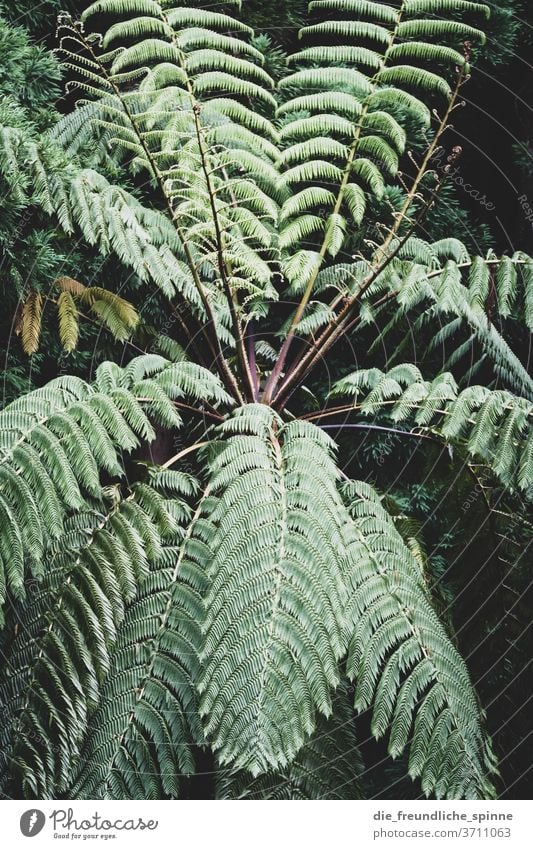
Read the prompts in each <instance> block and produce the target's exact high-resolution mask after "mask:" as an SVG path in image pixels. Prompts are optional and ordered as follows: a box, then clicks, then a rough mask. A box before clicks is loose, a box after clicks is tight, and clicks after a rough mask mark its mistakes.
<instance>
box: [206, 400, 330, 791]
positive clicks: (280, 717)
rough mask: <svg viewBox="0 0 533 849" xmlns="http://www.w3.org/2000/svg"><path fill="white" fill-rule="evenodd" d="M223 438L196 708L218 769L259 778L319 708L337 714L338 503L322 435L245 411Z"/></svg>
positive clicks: (305, 733) (252, 408) (255, 408)
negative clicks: (332, 691) (227, 766)
mask: <svg viewBox="0 0 533 849" xmlns="http://www.w3.org/2000/svg"><path fill="white" fill-rule="evenodd" d="M220 439H221V445H220V449H221V450H220V452H219V453H218V456H217V457H216V459H215V460H214V461H213V462H212V464H211V466H212V478H211V484H210V485H211V487H212V491H213V492H214V493H215V494H217V495H218V500H217V503H216V505H215V506H214V508H213V511H212V512H211V514H210V520H211V522H212V523H213V525H214V526H215V532H214V535H213V538H212V539H211V540H210V547H211V549H212V551H213V558H212V560H211V562H210V565H209V569H208V577H209V582H210V584H209V589H208V593H207V597H206V620H205V626H204V627H205V642H204V647H203V651H202V663H203V671H202V678H201V682H200V692H201V703H200V712H201V714H202V716H204V717H205V720H206V733H207V734H208V735H209V737H210V739H211V740H212V745H213V747H214V749H215V750H216V751H217V752H218V754H219V757H220V761H221V763H223V764H224V763H232V764H234V765H235V767H236V768H238V769H247V770H249V771H250V772H251V773H252V774H253V775H258V774H260V773H262V772H267V771H269V770H272V769H274V770H275V769H277V768H278V767H280V766H281V767H283V766H285V765H286V764H288V763H289V762H290V761H291V760H292V759H293V758H294V756H295V755H296V753H297V752H298V750H299V749H300V748H301V746H302V745H303V744H304V743H305V741H306V740H307V739H308V737H309V736H310V734H311V733H312V731H313V729H314V728H315V725H316V714H317V712H318V713H322V714H324V715H326V716H328V715H329V714H330V713H331V695H330V688H331V687H334V686H336V684H337V683H338V674H337V663H336V662H337V659H338V658H339V657H340V656H341V654H342V652H343V623H342V615H341V610H342V604H343V597H344V587H343V583H342V578H341V573H340V571H339V561H338V553H337V552H338V542H339V540H338V536H337V534H338V529H339V527H340V524H339V523H340V515H341V513H340V512H339V511H340V508H341V506H342V505H341V504H340V502H339V500H338V496H337V492H336V477H337V472H336V470H335V467H334V464H333V461H332V459H331V456H330V451H331V446H330V443H329V441H328V439H327V437H325V436H324V435H323V434H322V433H321V432H320V431H318V429H315V428H311V429H310V428H308V427H307V426H306V425H304V424H302V423H299V422H294V423H291V424H288V425H285V426H282V425H281V422H280V421H279V420H278V418H277V416H276V415H275V414H274V413H273V411H272V410H269V409H268V408H267V407H265V406H263V405H249V406H247V407H243V408H241V409H240V410H238V411H237V413H236V414H235V415H234V416H233V417H232V418H230V419H229V420H228V421H227V422H226V423H225V424H224V425H222V426H221V428H220ZM317 494H318V495H319V497H318V499H317ZM243 567H244V572H243Z"/></svg>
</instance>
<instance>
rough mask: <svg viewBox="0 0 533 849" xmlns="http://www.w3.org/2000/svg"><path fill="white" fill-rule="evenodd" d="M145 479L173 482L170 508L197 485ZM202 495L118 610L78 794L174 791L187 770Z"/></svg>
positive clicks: (167, 476)
mask: <svg viewBox="0 0 533 849" xmlns="http://www.w3.org/2000/svg"><path fill="white" fill-rule="evenodd" d="M152 482H153V483H155V484H156V485H157V487H158V488H161V487H163V488H164V489H165V490H168V489H170V490H171V491H172V493H173V499H174V500H173V502H172V507H173V509H175V507H176V504H177V503H178V504H179V502H177V501H176V498H177V496H178V495H181V494H182V493H183V492H184V489H185V492H187V493H189V494H192V493H193V492H195V491H196V489H197V482H196V481H194V480H191V479H190V477H188V476H187V475H184V474H183V473H180V472H170V471H163V472H156V473H155V474H154V475H153V476H152ZM191 485H192V486H191ZM203 503H204V502H203V501H202V500H201V501H200V505H199V507H198V508H197V510H196V512H195V515H194V516H192V517H190V516H189V514H188V510H187V511H185V512H184V513H183V518H186V519H188V520H189V521H188V527H187V529H186V530H185V529H183V530H182V531H181V532H180V538H178V540H176V542H175V543H174V544H167V545H166V546H164V547H163V549H162V551H161V555H160V557H159V559H158V560H157V561H156V562H155V563H154V564H152V565H151V568H150V571H149V572H148V573H147V574H146V576H145V577H144V579H143V580H142V581H141V582H140V585H139V589H138V593H137V595H136V598H135V600H134V601H133V603H132V604H130V605H129V606H128V608H127V609H126V611H125V615H124V618H123V621H122V623H121V625H120V627H119V628H118V631H117V639H116V643H115V645H114V649H113V654H112V657H111V661H110V667H109V672H108V675H107V677H106V680H105V682H104V684H103V686H102V689H101V698H100V702H99V705H98V708H97V710H96V711H95V712H94V714H93V716H92V719H91V721H90V723H89V727H88V730H87V739H86V742H85V745H84V749H83V751H82V756H81V765H80V770H79V773H78V775H77V777H76V779H75V782H74V785H73V789H72V792H73V794H75V795H76V796H77V797H78V798H89V799H102V798H103V799H106V798H112V799H161V798H165V797H167V798H168V797H170V798H176V797H177V796H178V793H179V776H180V775H187V774H189V773H191V772H193V771H194V759H193V755H192V751H191V746H192V745H193V744H197V745H198V744H200V743H201V742H202V732H201V727H200V722H199V716H198V707H197V694H196V682H197V680H198V675H199V663H198V653H199V649H200V644H201V630H200V629H201V623H202V620H203V615H204V614H203V603H202V595H203V593H204V591H205V583H206V578H205V572H204V564H205V562H206V561H207V560H208V558H209V549H208V547H207V545H206V543H205V541H204V535H205V527H203V525H205V524H206V523H205V519H204V518H203V516H202V505H203ZM197 529H198V531H197Z"/></svg>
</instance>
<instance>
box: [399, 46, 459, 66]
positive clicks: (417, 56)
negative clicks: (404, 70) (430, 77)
mask: <svg viewBox="0 0 533 849" xmlns="http://www.w3.org/2000/svg"><path fill="white" fill-rule="evenodd" d="M386 55H387V58H388V59H392V60H393V61H395V60H400V61H402V60H404V59H408V60H410V61H413V60H414V61H418V62H445V63H446V64H448V65H451V66H452V67H454V68H455V67H459V68H462V67H463V65H464V64H465V62H466V59H465V57H464V56H463V54H462V53H459V51H458V50H454V49H453V48H452V47H446V46H443V45H440V44H428V42H427V41H404V42H402V43H401V44H393V45H392V47H389V49H388V50H387V54H386Z"/></svg>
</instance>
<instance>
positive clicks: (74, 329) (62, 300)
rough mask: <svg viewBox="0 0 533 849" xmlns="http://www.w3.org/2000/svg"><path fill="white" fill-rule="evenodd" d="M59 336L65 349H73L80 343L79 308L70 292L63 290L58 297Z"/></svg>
mask: <svg viewBox="0 0 533 849" xmlns="http://www.w3.org/2000/svg"><path fill="white" fill-rule="evenodd" d="M57 314H58V317H59V338H60V340H61V344H62V345H63V348H64V349H65V351H73V350H74V349H75V347H76V345H77V344H78V333H79V327H78V310H77V308H76V302H75V301H74V298H73V297H72V294H71V293H70V292H61V293H60V295H59V297H58V299H57Z"/></svg>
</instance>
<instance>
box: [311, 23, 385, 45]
mask: <svg viewBox="0 0 533 849" xmlns="http://www.w3.org/2000/svg"><path fill="white" fill-rule="evenodd" d="M304 36H335V38H337V39H339V38H343V39H344V38H354V39H365V40H367V39H368V41H373V42H376V43H377V44H378V45H380V46H382V47H384V46H386V45H387V44H388V42H389V40H390V34H389V31H388V30H386V29H385V27H382V26H378V24H373V23H368V22H367V21H336V20H328V21H324V22H323V23H320V24H313V25H312V26H307V27H302V29H301V30H300V37H302V38H303V37H304Z"/></svg>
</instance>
